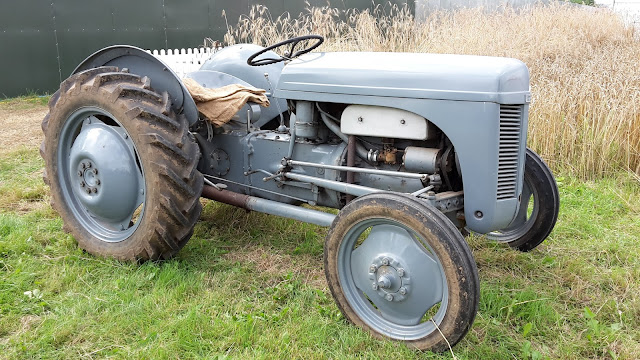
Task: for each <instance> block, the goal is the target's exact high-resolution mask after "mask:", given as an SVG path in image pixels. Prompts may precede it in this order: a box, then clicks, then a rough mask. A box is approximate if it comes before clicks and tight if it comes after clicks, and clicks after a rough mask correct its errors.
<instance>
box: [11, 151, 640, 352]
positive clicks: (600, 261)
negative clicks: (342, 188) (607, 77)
mask: <svg viewBox="0 0 640 360" xmlns="http://www.w3.org/2000/svg"><path fill="white" fill-rule="evenodd" d="M42 166H43V164H42V162H41V159H40V158H39V156H38V154H37V151H36V150H29V151H26V150H19V151H15V152H12V153H9V154H8V155H6V156H2V157H0V169H2V172H1V175H0V198H1V199H2V202H0V353H2V354H3V355H2V356H1V357H3V358H8V359H20V358H46V359H50V358H53V359H67V358H131V357H135V358H149V359H156V358H161V359H162V358H201V357H206V358H305V359H306V358H310V359H314V358H353V357H364V358H385V357H386V358H388V357H394V358H410V357H417V358H425V359H439V358H443V359H446V358H451V355H450V354H443V355H436V354H431V353H421V352H415V351H413V350H410V349H408V348H406V347H404V346H402V345H399V344H396V343H393V342H388V341H378V340H374V339H372V338H371V337H370V336H368V335H367V334H366V333H364V332H363V331H361V330H359V329H357V328H355V327H354V326H351V325H349V324H348V323H347V322H346V321H345V319H344V318H343V317H342V315H341V314H340V312H339V310H338V308H337V307H336V305H335V303H334V302H333V299H332V298H331V295H330V293H329V291H328V288H327V285H326V283H325V280H324V276H323V271H322V245H323V239H324V235H325V233H326V229H323V228H320V227H317V226H314V225H309V224H303V223H299V222H295V221H291V220H286V219H282V218H277V217H272V216H268V215H264V214H258V213H246V212H244V211H243V210H239V209H236V208H232V207H229V206H226V205H220V204H215V203H213V202H206V204H205V207H204V212H203V215H202V219H201V221H200V222H199V223H198V224H197V226H196V229H195V234H194V236H193V238H192V239H191V240H190V242H189V243H188V244H187V246H186V247H185V248H184V249H183V250H182V251H181V252H180V253H178V255H177V257H176V258H175V259H172V260H170V261H164V262H149V263H145V264H142V265H135V264H129V263H120V262H117V261H114V260H110V259H102V258H98V257H94V256H91V255H88V254H86V253H84V252H83V251H81V250H80V249H78V248H77V245H76V243H75V241H74V239H73V238H71V237H70V236H69V235H67V234H65V233H63V232H62V230H61V227H62V222H61V220H60V218H59V217H58V216H57V214H55V213H54V212H53V211H52V210H51V208H50V207H49V205H48V204H47V202H48V190H47V189H46V188H44V187H42V186H41V184H40V182H41V180H40V179H39V177H40V176H41V170H40V169H41V168H42ZM558 182H559V187H560V193H561V200H562V209H561V213H560V217H559V221H558V225H557V226H556V229H555V230H554V232H553V233H552V235H551V237H550V238H549V239H548V240H547V241H546V242H545V243H543V244H542V245H541V246H540V247H539V248H538V249H536V250H535V251H532V252H531V253H526V254H523V253H519V252H516V251H513V250H510V249H508V248H507V247H505V246H502V245H499V244H495V243H490V242H488V241H486V240H484V239H482V238H479V237H474V238H468V241H469V244H470V246H471V248H472V250H473V253H474V256H475V258H476V261H477V263H478V267H479V270H480V277H481V289H482V297H481V300H480V311H479V313H478V316H477V318H476V321H475V323H474V326H473V328H472V329H471V331H470V333H469V334H468V335H467V337H466V338H465V339H464V340H463V341H462V342H461V343H460V344H458V346H456V347H455V348H454V353H455V355H456V357H457V358H458V359H477V358H492V359H513V358H518V359H546V358H551V359H555V358H563V359H584V358H611V359H635V358H638V357H640V345H639V344H640V330H638V329H639V328H640V299H639V298H638V297H637V296H636V294H638V293H639V292H640V251H639V250H640V249H639V246H638V244H637V234H638V233H640V188H639V187H638V184H637V181H636V180H635V179H634V178H633V177H631V176H630V175H620V176H618V177H614V178H608V179H599V180H594V181H587V182H585V181H582V180H578V179H577V178H575V177H572V176H561V177H558Z"/></svg>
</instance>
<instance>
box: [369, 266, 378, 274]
mask: <svg viewBox="0 0 640 360" xmlns="http://www.w3.org/2000/svg"><path fill="white" fill-rule="evenodd" d="M376 270H378V267H377V266H375V265H371V266H369V272H370V273H373V272H376Z"/></svg>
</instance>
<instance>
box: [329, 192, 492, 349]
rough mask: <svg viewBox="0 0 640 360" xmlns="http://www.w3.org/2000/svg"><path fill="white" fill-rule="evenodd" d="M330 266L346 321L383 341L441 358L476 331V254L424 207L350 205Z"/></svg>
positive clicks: (377, 200) (388, 196)
mask: <svg viewBox="0 0 640 360" xmlns="http://www.w3.org/2000/svg"><path fill="white" fill-rule="evenodd" d="M324 263H325V274H326V276H327V281H328V284H329V288H330V289H331V293H332V294H333V297H334V299H335V300H336V302H337V304H338V307H339V308H340V310H341V311H342V313H343V314H344V315H345V317H346V318H347V319H348V320H349V321H351V322H352V323H354V324H356V325H357V326H359V327H361V328H363V329H365V330H367V331H369V332H370V333H371V334H372V335H373V336H375V337H377V338H390V339H393V340H399V341H403V342H405V343H407V344H408V345H410V346H413V347H415V348H418V349H421V350H431V351H437V352H441V351H446V350H448V349H449V346H453V345H455V344H456V343H457V342H458V341H460V340H461V339H462V338H463V337H464V335H465V334H466V333H467V332H468V331H469V329H470V328H471V324H472V323H473V320H474V318H475V315H476V312H477V309H478V300H479V298H480V289H479V279H478V272H477V269H476V265H475V261H474V259H473V256H472V254H471V251H470V250H469V248H468V246H467V244H466V242H465V240H464V238H463V237H462V236H461V235H460V233H459V231H458V229H457V228H456V227H455V226H454V225H453V224H452V223H451V221H449V219H447V218H446V217H445V216H444V215H443V214H442V213H440V212H439V211H438V210H437V209H435V208H433V207H431V206H429V205H427V204H425V203H424V202H422V201H420V200H418V199H415V198H413V197H410V196H407V195H401V194H396V193H377V194H371V195H365V196H362V197H360V198H358V199H356V200H354V201H352V202H350V203H349V204H347V205H346V206H345V207H344V208H343V209H342V210H341V211H340V213H339V214H338V216H337V217H336V219H335V220H334V222H333V225H332V227H331V229H330V230H329V233H328V234H327V238H326V242H325V252H324Z"/></svg>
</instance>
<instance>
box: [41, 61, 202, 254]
mask: <svg viewBox="0 0 640 360" xmlns="http://www.w3.org/2000/svg"><path fill="white" fill-rule="evenodd" d="M42 129H43V131H44V134H45V139H44V141H43V144H42V146H41V155H42V157H43V158H44V160H45V175H44V178H45V182H46V183H47V184H48V185H49V186H50V188H51V198H52V199H51V200H52V207H53V208H54V209H55V210H56V211H58V213H59V214H60V216H61V217H62V219H63V222H64V229H65V231H67V232H70V233H71V234H72V235H73V236H74V237H75V239H76V240H77V241H78V244H79V246H80V247H81V248H83V249H85V250H86V251H88V252H89V253H92V254H94V255H98V256H109V257H114V258H116V259H121V260H150V259H151V260H153V259H160V258H165V259H166V258H169V257H171V256H173V255H174V254H175V253H176V252H177V251H178V250H180V249H181V248H182V247H183V246H184V245H185V243H186V242H187V241H188V240H189V238H190V237H191V235H192V233H193V227H194V225H195V223H196V221H197V220H198V218H199V216H200V212H201V210H202V206H201V204H200V201H199V198H200V194H201V192H202V186H203V177H202V174H200V172H198V170H197V169H196V166H197V163H198V160H199V158H200V151H199V149H198V146H197V144H196V143H195V139H193V137H192V136H191V134H190V133H189V131H188V122H187V120H186V118H185V117H184V116H182V115H178V114H175V113H174V112H173V111H172V110H171V103H170V99H169V96H168V94H167V93H163V94H158V93H156V92H154V91H153V89H152V88H151V83H150V79H149V78H147V77H140V76H138V75H134V74H129V73H128V72H126V71H121V70H119V69H118V68H115V67H99V68H94V69H90V70H86V71H83V72H80V73H78V74H74V75H72V76H71V77H70V78H68V79H67V80H65V81H64V82H63V83H62V84H61V86H60V90H59V91H57V92H56V93H55V94H54V95H53V96H52V97H51V100H50V102H49V113H48V114H47V115H46V117H45V118H44V120H43V122H42Z"/></svg>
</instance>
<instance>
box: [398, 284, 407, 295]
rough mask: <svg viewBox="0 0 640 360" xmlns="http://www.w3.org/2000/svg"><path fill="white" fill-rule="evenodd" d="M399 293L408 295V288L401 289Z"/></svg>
mask: <svg viewBox="0 0 640 360" xmlns="http://www.w3.org/2000/svg"><path fill="white" fill-rule="evenodd" d="M398 292H399V293H400V295H406V294H407V288H406V287H404V286H403V287H401V288H400V289H399V290H398Z"/></svg>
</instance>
